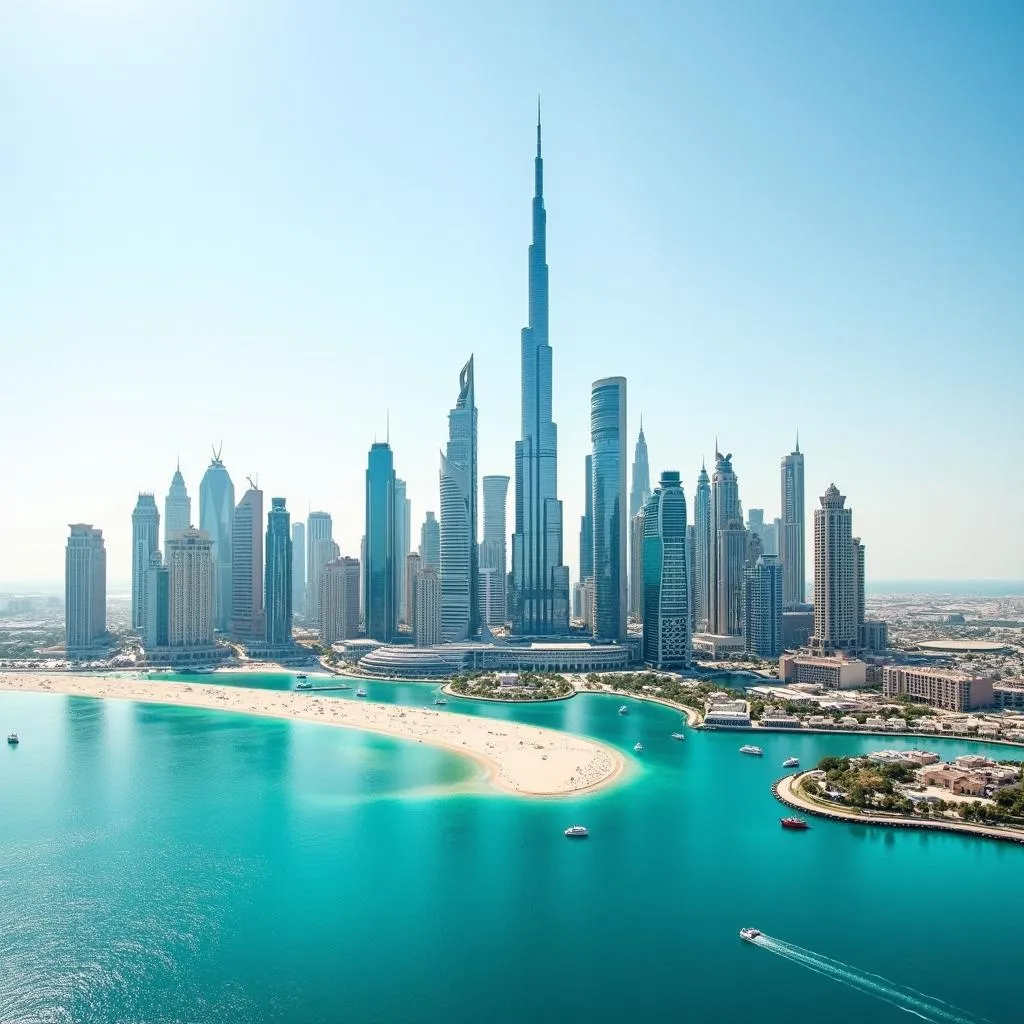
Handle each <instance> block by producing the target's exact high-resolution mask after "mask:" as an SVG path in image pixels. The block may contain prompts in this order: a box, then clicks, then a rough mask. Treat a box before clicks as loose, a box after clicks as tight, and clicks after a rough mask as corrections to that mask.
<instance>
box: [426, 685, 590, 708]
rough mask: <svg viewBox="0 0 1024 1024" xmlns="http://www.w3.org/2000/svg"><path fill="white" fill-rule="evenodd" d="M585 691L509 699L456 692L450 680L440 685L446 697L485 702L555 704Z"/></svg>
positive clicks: (575, 690) (574, 690)
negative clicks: (556, 695)
mask: <svg viewBox="0 0 1024 1024" xmlns="http://www.w3.org/2000/svg"><path fill="white" fill-rule="evenodd" d="M585 692H586V691H584V690H577V689H575V688H574V689H573V690H572V692H570V693H566V694H563V695H562V696H561V697H527V698H525V699H524V700H511V699H507V698H504V697H478V696H476V695H475V694H469V693H456V692H455V691H454V690H453V689H452V684H451V682H447V683H444V684H443V685H442V687H441V693H443V694H444V695H445V696H446V697H454V698H455V699H456V700H479V701H482V702H484V703H486V704H557V703H558V701H560V700H569V699H570V698H572V697H575V696H576V694H577V693H585Z"/></svg>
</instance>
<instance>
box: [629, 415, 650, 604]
mask: <svg viewBox="0 0 1024 1024" xmlns="http://www.w3.org/2000/svg"><path fill="white" fill-rule="evenodd" d="M650 496H651V468H650V465H649V463H648V461H647V439H646V438H645V437H644V421H643V419H642V418H641V420H640V434H639V436H638V437H637V439H636V446H635V447H634V449H633V478H632V483H631V484H630V488H629V521H630V524H632V523H633V521H634V519H635V518H636V516H637V515H638V514H639V513H641V512H643V510H644V509H645V508H646V507H647V499H648V498H649V497H650ZM636 533H637V534H638V535H637V537H636V543H635V544H634V530H633V528H632V525H631V527H630V534H629V614H630V616H631V617H633V618H635V619H639V620H641V621H642V620H643V614H644V612H643V608H644V577H643V572H642V570H641V569H640V565H641V563H642V562H643V546H644V528H643V524H642V523H641V525H640V526H639V527H638V529H637V531H636Z"/></svg>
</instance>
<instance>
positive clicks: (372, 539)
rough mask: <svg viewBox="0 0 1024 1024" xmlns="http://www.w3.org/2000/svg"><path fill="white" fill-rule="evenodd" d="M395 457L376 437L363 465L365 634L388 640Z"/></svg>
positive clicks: (391, 630) (393, 608)
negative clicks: (364, 493)
mask: <svg viewBox="0 0 1024 1024" xmlns="http://www.w3.org/2000/svg"><path fill="white" fill-rule="evenodd" d="M397 550H398V545H397V543H396V537H395V460H394V454H393V453H392V451H391V445H390V444H388V443H387V441H375V442H374V443H373V445H371V447H370V457H369V460H368V462H367V466H366V555H365V557H364V559H363V569H364V571H363V613H364V615H365V616H366V635H367V636H368V637H370V638H372V639H373V640H380V641H382V642H383V643H389V642H390V641H391V639H392V638H393V637H394V635H395V629H396V627H397V625H398V594H397V593H396V592H395V580H396V579H397V574H396V573H395V554H396V552H397Z"/></svg>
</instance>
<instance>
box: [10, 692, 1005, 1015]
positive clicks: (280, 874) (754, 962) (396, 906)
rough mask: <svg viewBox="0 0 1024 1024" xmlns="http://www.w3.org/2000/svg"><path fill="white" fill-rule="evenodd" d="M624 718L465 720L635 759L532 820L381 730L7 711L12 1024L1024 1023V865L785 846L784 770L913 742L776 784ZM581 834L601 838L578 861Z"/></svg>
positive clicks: (86, 708)
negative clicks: (578, 738) (778, 788)
mask: <svg viewBox="0 0 1024 1024" xmlns="http://www.w3.org/2000/svg"><path fill="white" fill-rule="evenodd" d="M206 678H207V679H209V677H206ZM217 681H218V682H232V681H234V682H238V683H241V684H243V685H262V686H268V687H275V688H277V687H280V688H284V687H291V686H292V685H293V678H292V677H291V676H290V675H284V674H281V675H274V676H253V675H245V676H233V677H232V676H228V677H222V676H218V677H217ZM365 685H366V687H367V689H368V690H369V696H370V699H373V700H385V701H395V702H399V703H406V704H413V705H429V704H430V703H431V702H432V700H433V695H434V690H433V688H432V687H431V686H430V685H428V684H392V683H381V682H374V681H370V682H367V683H366V684H365ZM337 696H338V699H356V698H355V697H354V696H353V695H352V691H346V692H343V693H341V694H338V695H337ZM621 703H623V700H622V699H621V698H618V697H608V696H598V695H581V696H578V697H575V698H573V699H571V700H568V701H562V702H559V703H554V704H546V705H520V706H509V705H492V704H486V705H485V704H479V703H472V702H467V701H461V700H457V699H450V700H449V703H448V710H458V711H465V712H468V713H470V714H478V715H485V716H488V717H494V718H514V719H517V720H521V721H526V722H532V723H537V724H538V725H547V726H553V727H555V728H561V729H567V730H570V731H573V732H577V733H581V734H585V735H589V736H594V737H596V738H598V739H601V740H605V741H607V742H608V743H611V744H614V745H615V746H617V747H619V748H620V749H621V750H623V751H626V752H628V755H629V758H630V771H629V773H628V775H627V777H626V778H625V780H624V781H623V782H622V783H621V784H619V785H617V786H614V787H612V788H610V789H607V790H605V791H603V792H599V793H597V794H594V795H591V796H586V797H574V798H562V799H523V798H514V797H509V796H504V795H500V794H497V793H494V792H490V791H481V788H480V780H479V778H478V769H477V767H476V766H475V764H473V763H472V762H470V761H469V760H466V759H463V758H459V757H458V756H456V755H453V754H450V753H447V752H445V751H440V750H435V749H432V748H430V747H427V746H424V745H420V744H415V743H407V742H403V741H398V740H393V739H389V738H385V737H379V736H373V735H371V734H368V733H360V732H357V731H353V730H348V729H340V728H332V727H329V726H323V725H316V724H312V723H304V722H301V723H291V722H281V721H274V720H269V719H262V718H252V717H245V716H241V715H234V714H230V713H225V712H214V711H204V710H191V709H183V708H167V707H161V706H157V705H143V704H131V703H127V702H119V701H111V702H106V703H104V702H101V701H95V700H88V699H83V698H67V697H62V696H56V695H33V694H9V693H4V694H0V733H2V734H6V733H7V732H8V731H10V730H11V729H18V730H19V732H20V733H21V737H22V742H21V744H20V746H18V747H17V748H10V747H7V745H6V744H4V746H3V749H0V823H2V825H0V1021H2V1022H14V1021H17V1022H19V1024H22V1022H82V1024H86V1022H89V1024H92V1022H96V1024H100V1022H103V1024H108V1022H117V1024H120V1022H124V1024H128V1022H133V1024H135V1022H140V1024H141V1022H146V1024H150V1022H171V1021H175V1022H179V1021H180V1022H183V1024H184V1022H189V1024H200V1022H203V1024H205V1022H218V1024H219V1022H226V1021H231V1022H233V1024H249V1022H263V1021H286V1022H303V1024H305V1022H320V1021H324V1022H336V1021H346V1022H362V1021H380V1022H390V1021H399V1022H401V1021H417V1022H427V1024H434V1022H438V1024H440V1022H461V1021H474V1022H475V1021H487V1022H513V1021H515V1022H522V1021H559V1022H562V1021H565V1020H588V1021H625V1020H646V1021H671V1020H685V1021H697V1022H714V1021H726V1022H732V1021H743V1020H749V1021H758V1022H761V1024H774V1022H783V1021H785V1022H788V1024H805V1022H806V1024H820V1022H821V1021H829V1022H831V1024H855V1022H856V1024H860V1022H863V1021H867V1020H870V1021H871V1022H872V1024H886V1022H899V1024H906V1021H907V1020H908V1014H913V1015H916V1018H920V1019H925V1020H935V1021H953V1022H980V1021H988V1022H990V1024H1020V1021H1021V1020H1022V1019H1024V1009H1022V1007H1024V972H1022V971H1021V964H1022V963H1024V953H1022V949H1024V946H1022V943H1021V922H1022V921H1024V848H1021V847H1015V846H1012V845H1008V844H999V843H988V842H983V841H978V840H971V839H966V838H961V837H955V836H941V835H933V834H928V833H923V832H908V833H902V832H894V831H890V830H884V829H870V828H867V827H865V826H857V825H844V824H838V823H831V822H825V821H818V820H813V821H812V826H813V827H812V828H811V829H810V831H808V832H805V833H791V832H784V831H783V830H782V829H781V828H780V827H779V817H780V814H782V813H785V812H784V810H783V808H782V807H781V806H780V805H779V804H778V803H776V801H775V800H774V799H773V797H772V795H771V791H770V786H771V783H772V781H773V780H774V779H776V778H778V777H779V776H780V775H782V774H784V772H783V770H782V769H781V767H780V765H781V762H782V761H783V759H784V758H786V757H787V756H789V755H792V754H795V755H797V756H798V757H800V758H801V760H802V762H803V763H804V765H807V764H810V763H812V762H814V761H815V760H816V759H817V758H818V757H820V756H822V755H824V754H826V753H851V752H854V751H865V750H871V749H878V748H879V747H882V746H885V747H896V746H910V745H912V742H911V741H909V740H900V739H894V738H888V739H882V738H877V737H874V738H872V737H853V736H851V737H846V736H808V735H805V736H800V735H792V734H778V733H774V734H768V733H766V734H763V735H761V736H760V737H759V738H758V740H757V742H758V743H759V744H760V745H761V746H762V747H763V748H764V751H765V756H764V757H763V758H761V759H757V758H751V757H746V756H742V755H740V754H739V753H738V748H739V746H740V745H741V744H742V743H743V742H744V740H743V738H742V737H741V736H737V735H735V734H728V733H701V732H694V731H692V730H687V739H686V741H685V742H684V743H679V742H676V741H673V740H672V739H671V738H670V733H671V732H673V731H674V730H676V729H677V728H679V716H678V715H677V714H676V713H674V712H673V711H671V710H670V709H668V708H664V707H661V706H658V705H653V704H644V703H640V702H635V701H626V703H627V704H628V705H629V708H630V711H629V714H628V715H625V716H620V715H618V714H617V713H616V709H617V707H618V706H619V704H621ZM637 740H641V741H642V742H643V744H644V751H643V753H642V754H641V755H639V756H636V755H634V754H633V752H632V747H633V744H634V743H635V742H636V741H637ZM927 745H928V746H930V747H935V748H941V750H942V752H943V754H945V755H953V754H956V753H962V752H965V751H976V750H985V749H986V748H985V745H984V744H977V743H965V742H955V741H937V740H928V741H927ZM995 750H996V753H997V756H1001V757H1005V756H1010V755H1011V753H1012V751H1010V750H1009V749H1008V748H995ZM576 822H581V823H583V824H586V825H587V826H588V827H589V828H590V831H591V837H590V838H589V839H587V840H583V841H575V842H574V841H569V840H566V839H565V838H564V837H563V836H562V830H563V829H564V828H565V827H566V826H568V825H570V824H574V823H576ZM744 925H753V926H756V927H757V928H760V929H761V930H762V931H763V932H765V933H766V935H767V936H768V938H767V939H765V940H762V941H761V942H760V943H759V944H758V945H751V944H749V943H744V942H742V941H740V939H739V938H738V935H737V932H738V929H739V928H740V927H742V926H744Z"/></svg>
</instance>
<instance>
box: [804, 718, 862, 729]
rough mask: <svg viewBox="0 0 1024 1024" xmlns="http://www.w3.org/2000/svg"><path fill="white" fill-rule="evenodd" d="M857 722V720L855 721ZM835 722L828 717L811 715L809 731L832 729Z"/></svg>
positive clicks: (808, 724)
mask: <svg viewBox="0 0 1024 1024" xmlns="http://www.w3.org/2000/svg"><path fill="white" fill-rule="evenodd" d="M854 721H856V719H854ZM834 725H835V722H834V721H833V720H832V719H831V718H829V717H828V715H811V717H810V718H808V719H807V728H808V729H831V728H832V727H833V726H834Z"/></svg>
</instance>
